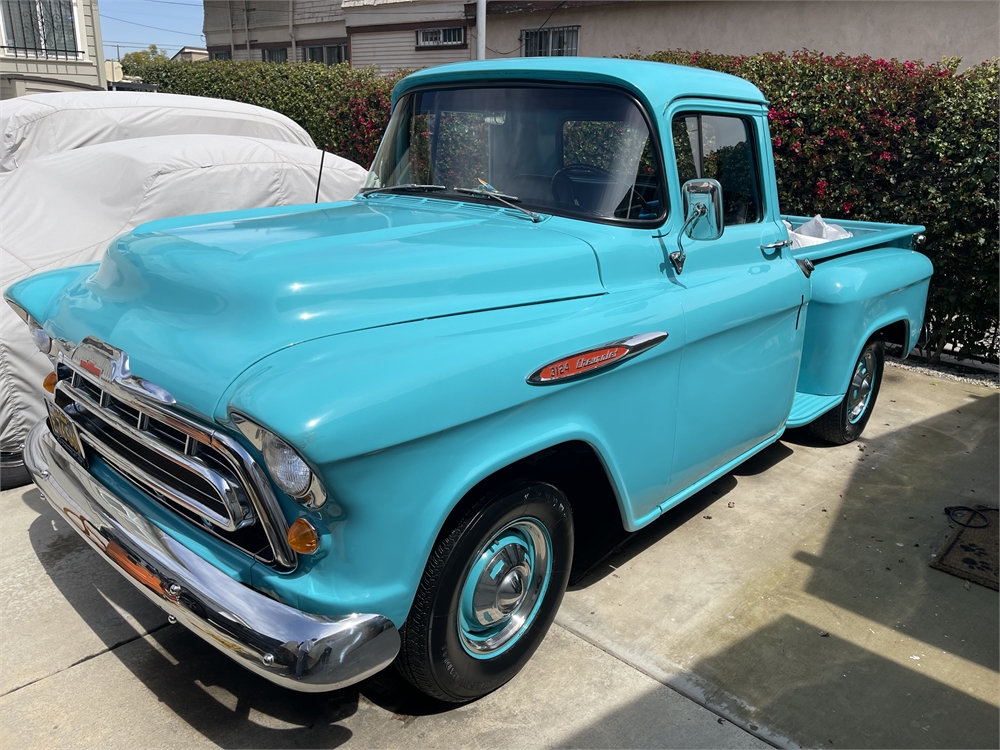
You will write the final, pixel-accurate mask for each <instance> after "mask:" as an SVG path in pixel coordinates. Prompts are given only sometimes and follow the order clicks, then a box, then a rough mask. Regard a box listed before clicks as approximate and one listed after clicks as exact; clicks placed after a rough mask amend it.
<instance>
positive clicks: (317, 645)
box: [24, 421, 399, 692]
mask: <svg viewBox="0 0 1000 750" xmlns="http://www.w3.org/2000/svg"><path fill="white" fill-rule="evenodd" d="M24 463H25V465H26V466H27V467H28V471H29V472H30V473H31V476H32V479H34V480H35V484H37V485H38V487H39V489H40V490H41V491H42V493H43V494H44V496H45V498H46V499H47V500H48V501H49V503H50V504H51V505H52V507H53V508H55V509H56V510H57V511H58V512H59V514H60V515H61V516H62V517H63V518H64V519H65V520H66V522H67V523H69V524H70V526H71V527H72V528H73V529H75V530H76V532H77V533H78V534H80V536H82V537H83V538H84V539H85V540H86V541H87V542H88V543H89V544H90V546H91V547H93V548H94V549H95V550H97V552H98V553H99V554H100V555H101V556H102V557H103V558H104V559H105V560H107V561H108V562H109V563H110V564H111V565H112V566H114V567H115V568H116V569H117V570H118V572H120V573H121V574H122V575H123V576H125V578H126V579H127V580H128V581H130V582H131V583H133V584H134V585H135V586H136V588H138V589H139V590H140V591H141V592H142V593H144V594H145V595H146V596H147V597H148V598H149V599H150V601H152V602H153V603H154V604H156V605H157V606H159V607H160V609H162V610H163V611H164V612H166V613H167V615H169V616H170V618H171V621H174V620H176V621H177V622H180V623H182V624H184V625H185V626H186V627H187V628H189V629H190V630H192V631H193V632H194V633H196V634H198V635H199V636H201V637H202V638H204V639H205V640H206V641H207V642H208V643H210V644H211V645H213V646H215V647H216V648H217V649H219V650H220V651H222V653H224V654H226V656H229V657H231V658H232V659H234V660H236V661H237V662H238V663H239V664H241V665H243V666H244V667H246V668H247V669H249V670H251V671H252V672H256V673H257V674H259V675H262V676H263V677H266V678H267V679H269V680H271V681H272V682H275V683H277V684H279V685H282V686H284V687H287V688H291V689H292V690H301V691H305V692H321V691H324V690H335V689H337V688H341V687H344V686H345V685H350V684H352V683H355V682H358V681H360V680H363V679H364V678H366V677H368V676H369V675H372V674H375V673H376V672H378V671H379V670H381V669H383V668H384V667H386V666H387V665H388V664H389V663H390V662H391V661H392V660H393V659H394V658H395V656H396V652H397V651H398V650H399V633H398V632H397V631H396V627H395V626H394V625H393V624H392V622H390V621H389V620H388V619H386V618H385V617H383V616H381V615H370V614H369V615H366V614H353V615H347V616H345V617H324V616H321V615H312V614H307V613H305V612H301V611H299V610H297V609H294V608H292V607H289V606H287V605H285V604H281V603H280V602H277V601H275V600H274V599H271V598H269V597H266V596H264V595H263V594H259V593H257V592H256V591H254V590H253V589H251V588H248V587H247V586H244V585H243V584H241V583H239V582H238V581H235V580H234V579H232V578H230V577H229V576H228V575H226V574H225V573H223V572H222V571H221V570H219V569H218V568H216V567H215V566H213V565H211V564H210V563H208V562H207V561H206V560H204V559H203V558H201V557H199V556H198V555H196V554H195V553H194V552H192V551H191V550H189V549H188V548H187V547H185V546H184V545H182V544H180V543H179V542H178V541H177V540H175V539H173V538H172V537H170V536H169V535H167V534H166V533H164V532H163V531H162V530H161V529H159V528H158V527H157V526H155V525H153V524H152V523H150V522H149V521H148V520H146V519H145V518H143V517H142V516H140V515H139V514H138V513H136V512H135V510H133V509H132V507H131V506H129V505H128V504H127V503H125V502H123V501H122V500H121V499H119V498H118V497H116V496H115V495H114V494H113V493H111V492H109V491H108V489H107V488H106V487H104V486H103V485H102V484H100V483H99V482H98V481H97V480H96V479H94V477H92V476H91V475H90V474H89V473H87V472H86V471H85V470H84V469H83V468H82V467H81V466H80V465H79V464H78V463H76V462H75V461H74V460H73V459H72V458H70V456H69V455H68V454H67V453H66V451H65V450H64V449H63V448H62V447H61V446H60V445H59V444H58V443H57V442H56V441H55V439H54V438H53V437H52V435H51V433H50V432H49V429H48V425H47V424H46V422H45V421H42V422H40V423H39V424H37V425H36V426H35V428H34V429H33V430H32V431H31V432H30V433H29V435H28V439H27V440H26V441H25V446H24Z"/></svg>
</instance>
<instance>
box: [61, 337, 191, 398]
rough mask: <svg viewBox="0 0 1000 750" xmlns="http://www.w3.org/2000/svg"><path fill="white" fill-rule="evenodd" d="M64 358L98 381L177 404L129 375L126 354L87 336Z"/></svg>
mask: <svg viewBox="0 0 1000 750" xmlns="http://www.w3.org/2000/svg"><path fill="white" fill-rule="evenodd" d="M60 356H65V355H62V354H61V355H60ZM68 358H69V360H70V361H71V362H73V364H75V365H77V366H78V367H79V368H80V369H81V370H84V371H86V372H88V373H90V374H91V375H93V376H94V377H96V378H99V379H100V380H101V382H103V383H107V384H109V385H111V384H113V385H117V386H118V387H119V388H121V389H123V390H126V391H128V392H129V393H131V394H133V395H135V396H138V397H139V398H144V399H146V400H147V401H153V402H155V403H157V404H165V405H167V406H171V405H173V404H176V403H177V401H176V400H175V399H174V397H173V396H171V395H170V393H168V392H167V391H166V390H165V389H163V388H161V387H160V386H158V385H156V384H155V383H150V382H149V381H148V380H146V379H145V378H140V377H138V376H137V375H133V374H132V371H131V370H130V369H129V363H128V354H126V353H125V352H123V351H122V350H121V349H119V348H117V347H114V346H111V344H106V343H105V342H103V341H101V340H100V339H98V338H95V337H93V336H87V337H86V338H85V339H84V340H83V341H81V342H80V343H79V345H78V346H77V347H76V348H75V349H74V350H73V351H72V352H71V353H70V355H69V357H68Z"/></svg>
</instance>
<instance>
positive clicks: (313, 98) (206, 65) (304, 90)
mask: <svg viewBox="0 0 1000 750" xmlns="http://www.w3.org/2000/svg"><path fill="white" fill-rule="evenodd" d="M122 67H123V69H124V72H125V74H126V75H139V76H141V77H142V80H143V82H144V83H155V84H156V85H157V86H158V87H159V90H160V91H164V92H167V93H171V94H190V95H193V96H208V97H212V98H215V99H232V100H234V101H238V102H247V103H249V104H257V105H259V106H261V107H267V108H268V109H273V110H274V111H275V112H280V113H281V114H283V115H286V116H288V117H290V118H291V119H293V120H295V122H297V123H298V124H299V125H301V126H302V127H303V128H305V130H306V131H307V132H308V133H309V135H310V136H312V139H313V141H315V143H316V145H317V146H319V147H321V148H325V149H326V150H328V151H330V152H331V153H335V154H337V155H338V156H343V157H344V158H346V159H350V160H351V161H355V162H357V163H358V164H361V165H362V166H365V167H367V166H368V165H369V164H371V163H372V159H373V158H374V157H375V150H376V149H377V148H378V144H379V141H380V140H381V138H382V131H383V130H384V129H385V125H386V123H387V122H388V119H389V104H390V102H391V100H392V87H393V86H394V85H395V84H396V81H398V80H399V78H401V77H402V75H401V74H397V75H392V76H382V75H379V74H378V73H376V72H375V71H374V70H373V69H371V68H361V69H352V68H351V67H350V66H349V65H347V64H346V63H345V64H342V65H333V66H326V65H321V64H320V63H296V64H294V65H281V64H276V63H263V62H232V61H226V60H218V61H212V62H197V63H190V62H160V63H152V64H149V65H125V64H123V65H122Z"/></svg>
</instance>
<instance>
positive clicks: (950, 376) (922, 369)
mask: <svg viewBox="0 0 1000 750" xmlns="http://www.w3.org/2000/svg"><path fill="white" fill-rule="evenodd" d="M885 363H886V364H887V365H889V367H898V368H899V369H900V370H909V371H910V372H919V373H922V374H923V375H931V376H933V377H937V378H944V379H945V380H956V381H958V382H959V383H969V384H970V385H983V386H986V387H987V388H994V389H998V390H1000V375H997V374H995V373H988V372H984V373H983V374H981V375H980V374H978V373H976V374H974V375H973V374H970V373H964V372H962V373H959V372H956V371H955V370H953V369H951V368H950V367H947V366H945V365H926V364H919V365H918V364H915V363H910V362H904V361H903V360H901V359H896V357H889V356H886V358H885Z"/></svg>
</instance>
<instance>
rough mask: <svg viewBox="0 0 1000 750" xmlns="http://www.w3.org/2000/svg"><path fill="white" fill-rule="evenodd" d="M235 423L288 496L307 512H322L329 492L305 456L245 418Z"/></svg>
mask: <svg viewBox="0 0 1000 750" xmlns="http://www.w3.org/2000/svg"><path fill="white" fill-rule="evenodd" d="M230 417H231V418H232V420H233V423H234V424H235V425H236V426H237V427H238V428H239V430H240V432H242V433H243V435H244V436H245V437H246V438H247V440H249V441H250V442H251V443H252V444H253V446H254V447H255V448H256V449H257V450H259V451H260V454H261V455H262V456H263V457H264V464H265V466H266V467H267V471H268V473H269V474H270V475H271V478H272V479H273V480H274V483H275V484H276V485H278V487H279V488H280V489H281V491H282V492H285V493H287V494H289V495H291V496H292V497H294V498H295V499H296V500H298V501H299V502H300V503H302V504H303V505H305V506H306V507H307V508H319V507H321V506H322V505H323V504H324V503H325V502H326V490H325V489H324V488H323V485H322V484H321V483H320V481H319V478H318V477H317V476H316V475H315V474H313V472H312V469H310V468H309V465H308V464H307V463H306V462H305V461H303V460H302V456H300V455H299V454H298V452H297V451H296V450H295V449H294V448H293V447H292V446H291V445H289V444H288V443H287V442H285V441H284V440H282V439H281V438H280V437H278V436H277V435H275V434H274V433H273V432H271V431H270V430H266V429H264V428H263V427H261V426H260V425H259V424H257V423H256V422H252V421H251V420H249V419H247V418H246V417H244V416H243V415H242V414H236V413H233V414H231V415H230Z"/></svg>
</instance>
